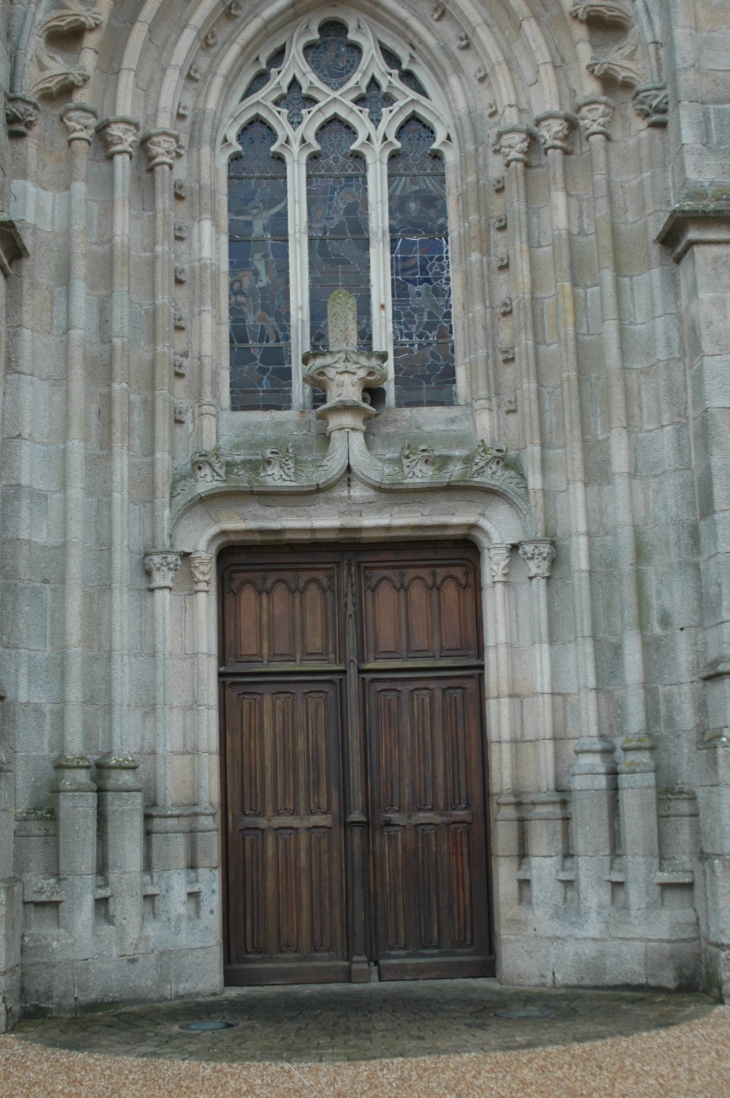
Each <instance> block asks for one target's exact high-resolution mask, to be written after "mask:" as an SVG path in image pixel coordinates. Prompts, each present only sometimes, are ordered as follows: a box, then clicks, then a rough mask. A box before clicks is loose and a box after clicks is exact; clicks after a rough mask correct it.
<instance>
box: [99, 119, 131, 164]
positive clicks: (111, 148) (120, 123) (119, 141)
mask: <svg viewBox="0 0 730 1098" xmlns="http://www.w3.org/2000/svg"><path fill="white" fill-rule="evenodd" d="M96 132H97V133H98V135H99V137H100V138H101V143H102V145H103V146H104V152H105V153H106V155H107V156H108V157H109V158H111V157H112V156H118V155H124V156H133V155H134V144H135V141H136V140H137V134H138V133H139V122H137V121H136V120H135V119H134V118H126V117H124V116H118V117H115V118H105V119H104V120H103V121H102V122H100V123H99V125H98V126H97V127H96Z"/></svg>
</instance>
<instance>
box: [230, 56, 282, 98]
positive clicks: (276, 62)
mask: <svg viewBox="0 0 730 1098" xmlns="http://www.w3.org/2000/svg"><path fill="white" fill-rule="evenodd" d="M285 56H286V50H285V49H283V48H282V49H280V50H277V52H276V53H275V54H274V56H273V57H272V58H270V59H269V63H268V65H267V66H266V69H265V70H264V72H260V73H259V74H258V76H254V78H253V80H252V81H251V83H250V84H249V86H248V87H247V88H246V90H245V92H244V93H243V95H242V96H241V102H243V101H244V99H249V98H250V97H251V96H252V95H255V94H256V92H258V91H261V89H262V88H265V87H266V85H267V84H268V82H269V80H270V78H271V71H272V69H280V68H281V66H282V65H283V64H284V58H285Z"/></svg>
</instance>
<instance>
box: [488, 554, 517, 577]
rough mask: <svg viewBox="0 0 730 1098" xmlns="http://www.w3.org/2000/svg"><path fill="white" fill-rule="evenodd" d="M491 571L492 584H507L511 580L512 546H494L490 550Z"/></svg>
mask: <svg viewBox="0 0 730 1098" xmlns="http://www.w3.org/2000/svg"><path fill="white" fill-rule="evenodd" d="M488 552H489V571H490V573H491V577H492V583H506V582H507V580H508V579H509V562H510V555H511V553H512V546H511V545H492V546H490V548H489V550H488Z"/></svg>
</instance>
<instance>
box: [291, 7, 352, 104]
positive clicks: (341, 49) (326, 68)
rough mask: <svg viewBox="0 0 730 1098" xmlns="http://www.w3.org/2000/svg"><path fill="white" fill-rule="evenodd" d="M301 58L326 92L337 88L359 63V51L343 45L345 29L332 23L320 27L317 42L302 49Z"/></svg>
mask: <svg viewBox="0 0 730 1098" xmlns="http://www.w3.org/2000/svg"><path fill="white" fill-rule="evenodd" d="M304 56H305V58H306V59H307V62H308V64H309V65H310V67H311V69H312V71H313V72H314V73H315V74H316V75H317V76H318V77H319V79H320V80H321V81H322V83H323V84H326V85H327V87H328V88H335V89H336V88H341V87H342V86H343V85H344V84H346V83H347V81H348V80H349V79H350V77H351V76H352V74H353V73H354V72H355V70H356V69H357V67H358V65H359V64H360V61H361V60H362V50H361V49H360V47H359V46H356V45H355V44H354V42H348V41H347V27H346V26H345V24H344V23H340V22H339V21H338V20H335V19H328V20H327V22H326V23H322V24H320V28H319V40H318V41H317V42H314V43H313V44H312V45H311V46H306V47H305V49H304Z"/></svg>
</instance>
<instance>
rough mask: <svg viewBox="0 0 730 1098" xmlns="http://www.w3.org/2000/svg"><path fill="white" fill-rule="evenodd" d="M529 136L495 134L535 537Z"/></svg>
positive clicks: (537, 472) (540, 524) (538, 514)
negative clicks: (503, 190)
mask: <svg viewBox="0 0 730 1098" xmlns="http://www.w3.org/2000/svg"><path fill="white" fill-rule="evenodd" d="M531 134H532V131H529V130H526V129H525V128H524V127H514V129H513V128H511V127H508V128H506V129H505V130H500V131H499V133H498V135H497V140H498V143H499V148H500V151H501V152H502V155H503V157H504V162H505V169H506V178H505V188H506V192H507V210H508V217H509V234H510V282H511V289H512V301H513V310H514V325H515V332H516V333H517V336H516V343H515V357H516V359H517V366H518V370H519V376H520V389H521V393H522V409H521V411H522V414H521V416H520V420H521V427H522V447H523V453H524V459H523V460H524V464H525V474H526V477H527V484H528V489H529V492H530V503H531V506H532V515H533V522H534V527H535V533H536V534H537V535H538V536H542V535H544V533H545V500H544V493H543V471H542V444H541V435H540V409H539V402H538V401H539V398H538V381H537V358H536V353H535V330H534V324H533V317H532V269H531V266H530V240H529V223H528V211H527V191H526V184H525V167H526V162H527V150H528V148H529V143H530V138H531Z"/></svg>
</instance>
